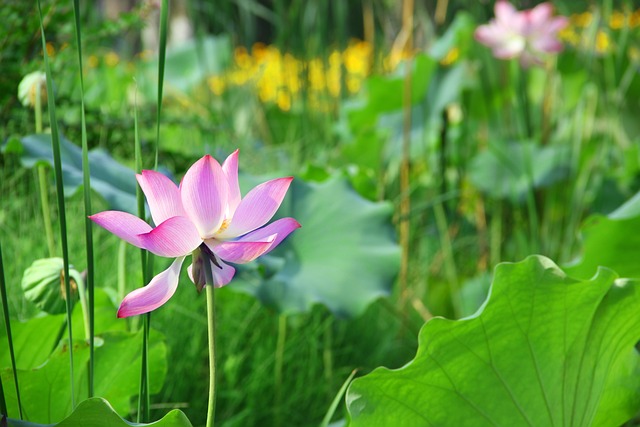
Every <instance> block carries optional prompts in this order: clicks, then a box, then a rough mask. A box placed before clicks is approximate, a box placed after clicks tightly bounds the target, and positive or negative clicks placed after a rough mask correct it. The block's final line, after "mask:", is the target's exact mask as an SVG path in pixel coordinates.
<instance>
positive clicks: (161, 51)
mask: <svg viewBox="0 0 640 427" xmlns="http://www.w3.org/2000/svg"><path fill="white" fill-rule="evenodd" d="M168 15H169V0H162V7H161V9H160V46H159V47H158V108H157V110H156V111H157V116H156V159H155V162H154V164H153V168H154V169H158V150H159V147H160V114H161V113H162V88H163V86H164V63H165V58H166V53H167V20H168V18H167V17H168Z"/></svg>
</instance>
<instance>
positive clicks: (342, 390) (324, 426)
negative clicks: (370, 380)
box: [320, 369, 358, 427]
mask: <svg viewBox="0 0 640 427" xmlns="http://www.w3.org/2000/svg"><path fill="white" fill-rule="evenodd" d="M356 372H358V370H357V369H354V370H353V371H352V372H351V374H350V375H349V376H348V377H347V379H346V381H345V382H344V384H342V387H340V390H338V394H336V397H334V398H333V401H332V402H331V405H330V406H329V409H328V410H327V413H326V414H325V416H324V418H323V419H322V422H321V423H320V427H327V426H328V425H329V423H330V422H331V418H333V414H334V413H335V412H336V409H338V405H339V404H340V401H341V400H342V396H344V393H345V392H346V391H347V387H349V384H351V380H353V377H355V376H356Z"/></svg>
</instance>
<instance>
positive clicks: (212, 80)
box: [207, 76, 226, 96]
mask: <svg viewBox="0 0 640 427" xmlns="http://www.w3.org/2000/svg"><path fill="white" fill-rule="evenodd" d="M207 84H208V85H209V89H210V90H211V92H213V93H214V94H215V95H217V96H220V95H222V94H223V93H224V89H225V87H226V84H225V82H224V79H223V78H222V77H220V76H211V77H209V78H208V79H207Z"/></svg>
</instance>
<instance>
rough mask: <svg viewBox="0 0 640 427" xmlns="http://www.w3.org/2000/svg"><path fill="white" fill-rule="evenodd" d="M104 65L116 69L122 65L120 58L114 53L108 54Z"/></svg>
mask: <svg viewBox="0 0 640 427" xmlns="http://www.w3.org/2000/svg"><path fill="white" fill-rule="evenodd" d="M104 63H105V64H107V66H108V67H115V66H116V65H118V63H120V57H119V56H118V54H117V53H115V52H114V51H110V52H107V54H106V55H105V56H104Z"/></svg>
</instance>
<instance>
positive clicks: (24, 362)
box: [0, 288, 127, 370]
mask: <svg viewBox="0 0 640 427" xmlns="http://www.w3.org/2000/svg"><path fill="white" fill-rule="evenodd" d="M94 302H95V308H94V319H95V320H94V322H95V328H94V333H95V334H96V335H97V336H100V335H101V334H103V333H105V332H110V331H111V332H113V331H125V330H126V327H127V325H126V322H123V321H122V320H121V319H118V318H117V317H116V316H115V315H114V313H115V312H116V307H114V305H113V303H112V302H111V300H110V299H109V297H108V295H107V294H106V292H105V291H104V290H103V289H101V288H96V289H95V296H94ZM71 322H72V326H73V334H74V337H76V338H78V337H84V336H85V334H84V319H83V315H82V307H81V306H80V304H76V305H75V307H74V308H73V315H72V318H71ZM61 334H63V335H64V337H66V336H67V328H66V316H65V315H64V314H58V315H46V316H41V317H35V318H32V319H29V320H28V321H24V322H20V321H18V320H15V319H14V320H12V321H11V337H12V341H13V348H14V353H15V358H16V364H17V366H18V368H19V369H27V370H28V369H34V368H37V367H38V366H40V365H42V364H43V363H44V362H46V360H47V358H48V357H49V355H50V354H51V353H52V352H53V351H54V350H55V348H56V344H57V342H58V340H59V338H60V335H61ZM0 342H7V334H6V329H5V328H4V326H3V327H1V328H0ZM10 366H11V356H10V354H9V348H8V346H0V368H8V367H10Z"/></svg>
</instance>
